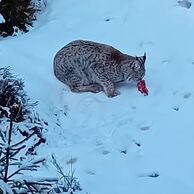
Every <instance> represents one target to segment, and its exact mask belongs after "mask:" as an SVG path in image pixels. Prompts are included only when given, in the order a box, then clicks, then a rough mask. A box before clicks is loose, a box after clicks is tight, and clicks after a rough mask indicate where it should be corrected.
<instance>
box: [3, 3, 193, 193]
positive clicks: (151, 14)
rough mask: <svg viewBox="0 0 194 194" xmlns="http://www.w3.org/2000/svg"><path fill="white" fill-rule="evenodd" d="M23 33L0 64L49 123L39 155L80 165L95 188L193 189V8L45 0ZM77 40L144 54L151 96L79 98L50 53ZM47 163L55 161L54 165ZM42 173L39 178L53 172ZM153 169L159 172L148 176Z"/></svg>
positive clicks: (8, 41)
mask: <svg viewBox="0 0 194 194" xmlns="http://www.w3.org/2000/svg"><path fill="white" fill-rule="evenodd" d="M45 2H46V6H47V8H46V9H45V12H44V13H42V15H40V16H39V20H38V21H37V22H36V23H35V25H34V28H32V29H31V30H30V32H29V33H26V34H22V35H19V36H17V37H11V38H5V39H2V40H1V42H0V58H1V66H11V68H12V69H13V71H14V72H16V74H18V75H19V76H20V77H22V78H23V79H24V80H25V85H26V90H27V93H28V94H29V96H30V97H31V99H32V100H33V101H36V100H38V101H39V105H38V107H37V110H38V111H39V112H40V114H41V115H42V116H43V117H44V118H45V120H46V121H48V123H49V126H48V128H49V130H48V132H47V133H46V134H45V137H46V139H47V143H46V144H45V145H44V146H41V147H40V149H39V150H38V152H39V156H41V157H46V158H49V157H50V155H51V154H52V153H54V154H55V155H56V158H57V160H59V162H60V164H61V165H63V166H64V169H65V170H67V172H68V170H69V169H70V168H71V164H72V166H73V168H75V169H76V171H75V176H76V177H77V178H78V179H79V181H80V184H81V186H82V188H84V190H85V191H87V192H88V193H91V194H99V193H100V194H118V193H122V194H128V193H135V194H156V193H157V194H185V193H187V194H193V193H194V185H193V180H194V166H193V164H194V156H193V147H194V141H193V139H194V130H193V115H194V109H193V105H194V89H193V84H192V83H193V82H194V76H193V75H194V56H193V50H194V41H193V34H194V26H193V22H194V8H193V6H191V7H190V9H184V8H183V7H181V6H178V5H177V2H176V1H174V0H163V1H161V2H158V1H155V0H148V1H144V2H142V1H133V0H131V1H128V0H122V1H118V0H106V1H104V0H95V1H89V0H82V1H78V0H66V1H64V0H57V1H52V0H47V1H45ZM75 39H85V40H93V41H97V42H101V43H106V44H110V45H112V46H114V47H115V48H118V49H119V50H121V51H122V52H125V53H128V54H130V55H137V56H140V55H143V53H144V52H146V55H147V61H146V70H147V71H146V76H145V80H146V84H147V87H148V90H149V95H148V96H146V97H145V96H143V95H142V94H141V93H140V92H139V91H138V90H137V88H136V87H134V86H132V85H130V86H127V85H124V84H121V85H120V87H119V88H118V89H119V90H120V92H121V94H120V95H119V96H117V97H114V98H107V97H106V96H105V94H104V93H99V94H91V93H83V94H75V93H72V92H70V90H69V89H68V88H67V87H66V86H65V85H63V84H62V83H60V82H59V81H58V80H57V79H56V78H55V77H54V74H53V69H52V62H53V58H54V55H55V54H56V52H57V51H58V50H59V49H60V48H61V47H63V46H64V45H65V44H67V43H68V42H70V41H72V40H75ZM50 168H52V167H50ZM54 170H55V169H53V173H50V171H49V170H48V169H42V171H41V172H39V176H41V177H42V176H48V177H49V175H50V174H52V177H53V176H55V175H56V174H55V171H54ZM153 174H158V175H159V176H158V177H152V176H150V175H153Z"/></svg>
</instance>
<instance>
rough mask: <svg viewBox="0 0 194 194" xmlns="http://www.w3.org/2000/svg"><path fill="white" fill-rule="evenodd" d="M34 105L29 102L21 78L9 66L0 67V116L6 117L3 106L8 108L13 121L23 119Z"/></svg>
mask: <svg viewBox="0 0 194 194" xmlns="http://www.w3.org/2000/svg"><path fill="white" fill-rule="evenodd" d="M34 105H35V104H30V103H29V98H28V96H27V95H26V93H25V91H24V82H23V80H22V79H19V78H17V77H16V76H15V75H13V74H12V73H11V72H10V69H9V68H0V117H4V116H6V117H8V115H7V112H6V111H4V108H9V109H10V111H11V112H12V119H13V120H14V121H15V122H20V121H23V120H25V119H27V117H28V116H29V113H30V109H31V108H32V107H33V106H34Z"/></svg>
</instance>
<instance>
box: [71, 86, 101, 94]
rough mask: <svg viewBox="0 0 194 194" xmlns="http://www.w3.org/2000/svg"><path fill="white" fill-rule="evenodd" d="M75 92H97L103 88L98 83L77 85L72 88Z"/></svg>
mask: <svg viewBox="0 0 194 194" xmlns="http://www.w3.org/2000/svg"><path fill="white" fill-rule="evenodd" d="M73 89H74V91H75V90H76V92H92V93H98V92H101V91H103V88H102V87H101V86H100V85H99V84H91V85H87V86H77V87H74V88H73Z"/></svg>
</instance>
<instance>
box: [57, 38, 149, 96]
mask: <svg viewBox="0 0 194 194" xmlns="http://www.w3.org/2000/svg"><path fill="white" fill-rule="evenodd" d="M145 60H146V55H145V54H144V56H141V57H133V56H130V55H126V54H123V53H122V52H120V51H119V50H117V49H115V48H113V47H111V46H109V45H105V44H100V43H96V42H92V41H83V40H76V41H73V42H70V43H69V44H67V45H66V46H64V47H63V48H62V49H61V50H59V51H58V52H57V54H56V55H55V58H54V74H55V76H56V77H57V78H58V79H59V80H60V81H61V82H63V83H65V84H66V85H68V86H69V87H70V89H71V91H73V92H94V93H97V92H100V91H104V92H105V93H106V95H107V96H108V97H113V96H116V95H118V93H117V92H116V90H115V84H117V83H118V82H123V81H130V80H133V81H135V82H138V81H139V80H141V79H142V78H143V77H144V75H145V65H144V64H145Z"/></svg>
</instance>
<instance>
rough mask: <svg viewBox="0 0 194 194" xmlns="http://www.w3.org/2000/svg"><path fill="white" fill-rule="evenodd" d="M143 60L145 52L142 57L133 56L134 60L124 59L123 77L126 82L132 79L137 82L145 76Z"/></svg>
mask: <svg viewBox="0 0 194 194" xmlns="http://www.w3.org/2000/svg"><path fill="white" fill-rule="evenodd" d="M145 60H146V54H144V56H142V57H135V58H134V60H132V59H129V60H128V61H126V62H125V63H126V67H125V72H124V75H125V79H126V81H127V82H129V81H131V80H132V81H134V82H138V81H140V80H142V79H143V77H144V76H145Z"/></svg>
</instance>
